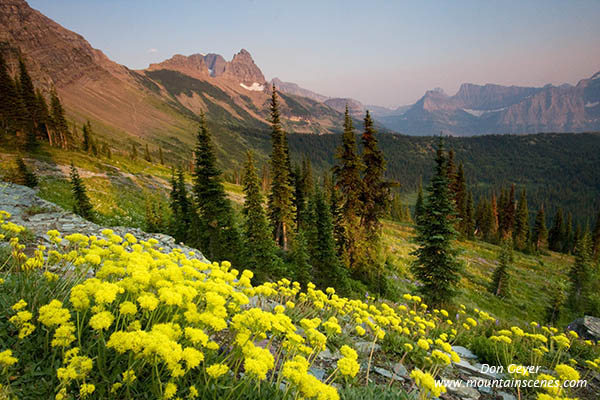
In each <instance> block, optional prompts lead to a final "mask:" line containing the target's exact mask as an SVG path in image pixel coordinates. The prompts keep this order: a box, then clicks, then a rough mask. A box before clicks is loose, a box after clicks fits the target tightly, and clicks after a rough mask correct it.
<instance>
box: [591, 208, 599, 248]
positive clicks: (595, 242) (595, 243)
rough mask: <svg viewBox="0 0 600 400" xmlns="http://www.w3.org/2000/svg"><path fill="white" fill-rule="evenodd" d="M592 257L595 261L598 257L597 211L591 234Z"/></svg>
mask: <svg viewBox="0 0 600 400" xmlns="http://www.w3.org/2000/svg"><path fill="white" fill-rule="evenodd" d="M592 256H593V257H594V259H596V260H597V259H598V258H599V257H600V211H598V216H597V217H596V224H595V225H594V231H593V233H592Z"/></svg>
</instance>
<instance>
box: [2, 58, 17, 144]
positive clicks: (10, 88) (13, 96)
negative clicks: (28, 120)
mask: <svg viewBox="0 0 600 400" xmlns="http://www.w3.org/2000/svg"><path fill="white" fill-rule="evenodd" d="M18 100H19V95H18V92H17V89H16V86H15V82H14V81H13V79H12V77H11V76H10V74H9V72H8V67H7V65H6V62H5V60H4V57H3V56H2V54H1V52H0V132H2V131H4V132H6V133H10V134H14V133H16V131H17V129H18V128H19V127H18V112H19V110H18V104H17V103H18Z"/></svg>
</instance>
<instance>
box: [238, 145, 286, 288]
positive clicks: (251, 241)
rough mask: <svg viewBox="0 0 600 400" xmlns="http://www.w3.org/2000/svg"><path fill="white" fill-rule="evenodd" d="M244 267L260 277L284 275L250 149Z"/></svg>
mask: <svg viewBox="0 0 600 400" xmlns="http://www.w3.org/2000/svg"><path fill="white" fill-rule="evenodd" d="M243 185H244V195H245V198H244V208H243V214H244V216H245V222H244V254H243V260H244V267H245V268H248V269H250V270H252V271H254V273H255V276H256V277H257V279H258V280H259V281H264V280H266V279H267V278H269V277H270V278H277V277H278V276H280V275H281V273H282V271H281V269H282V261H281V260H280V259H279V257H278V256H277V246H276V245H275V242H273V239H272V236H271V232H270V228H269V224H268V221H267V217H266V215H265V210H264V209H263V196H262V194H261V192H260V182H259V180H258V174H257V173H256V168H255V167H254V160H253V158H252V153H250V152H248V153H247V161H246V165H245V167H244V176H243Z"/></svg>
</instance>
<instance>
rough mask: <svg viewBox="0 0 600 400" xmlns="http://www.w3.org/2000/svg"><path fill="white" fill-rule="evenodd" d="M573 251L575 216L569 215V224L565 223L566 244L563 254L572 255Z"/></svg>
mask: <svg viewBox="0 0 600 400" xmlns="http://www.w3.org/2000/svg"><path fill="white" fill-rule="evenodd" d="M572 250H573V214H571V213H570V212H569V213H568V214H567V222H566V223H565V243H564V245H563V249H562V252H563V253H567V254H568V253H570V252H571V251H572Z"/></svg>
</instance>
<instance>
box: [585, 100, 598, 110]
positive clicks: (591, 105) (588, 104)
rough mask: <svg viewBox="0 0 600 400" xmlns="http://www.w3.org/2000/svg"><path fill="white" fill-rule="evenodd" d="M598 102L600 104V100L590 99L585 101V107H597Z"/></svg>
mask: <svg viewBox="0 0 600 400" xmlns="http://www.w3.org/2000/svg"><path fill="white" fill-rule="evenodd" d="M598 104H600V101H595V102H593V103H590V102H589V101H588V102H587V103H585V108H592V107H596V106H597V105H598Z"/></svg>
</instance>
